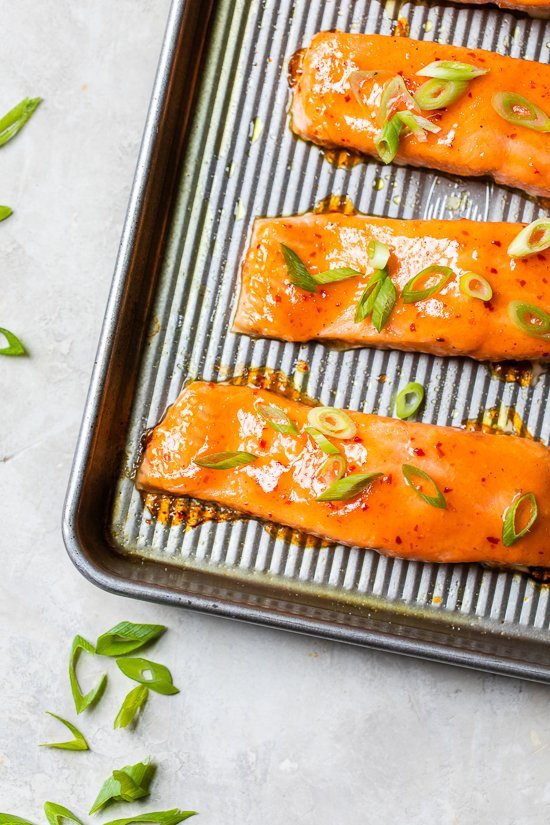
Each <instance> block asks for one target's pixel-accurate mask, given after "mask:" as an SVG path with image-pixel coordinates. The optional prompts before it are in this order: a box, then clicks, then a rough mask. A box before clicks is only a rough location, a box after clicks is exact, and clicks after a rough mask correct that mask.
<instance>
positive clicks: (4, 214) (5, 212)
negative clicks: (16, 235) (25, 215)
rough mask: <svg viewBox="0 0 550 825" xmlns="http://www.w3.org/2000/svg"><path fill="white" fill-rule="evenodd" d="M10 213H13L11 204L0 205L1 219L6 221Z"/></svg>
mask: <svg viewBox="0 0 550 825" xmlns="http://www.w3.org/2000/svg"><path fill="white" fill-rule="evenodd" d="M10 215H13V209H10V207H9V206H0V221H5V220H6V218H9V216H10Z"/></svg>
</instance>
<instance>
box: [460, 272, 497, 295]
mask: <svg viewBox="0 0 550 825" xmlns="http://www.w3.org/2000/svg"><path fill="white" fill-rule="evenodd" d="M458 285H459V287H460V291H461V292H462V293H463V294H464V295H467V296H468V297H469V298H479V300H480V301H490V300H491V298H492V297H493V287H492V286H491V284H490V283H489V281H488V280H487V278H484V277H483V275H478V274H477V272H465V273H464V275H461V276H460V281H459V282H458Z"/></svg>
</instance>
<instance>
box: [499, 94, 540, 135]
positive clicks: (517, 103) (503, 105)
mask: <svg viewBox="0 0 550 825" xmlns="http://www.w3.org/2000/svg"><path fill="white" fill-rule="evenodd" d="M491 103H492V105H493V109H494V110H495V112H496V113H497V115H500V116H501V117H502V118H504V120H507V121H508V123H513V124H514V126H526V127H527V129H534V131H535V132H550V117H549V116H548V115H547V114H546V112H544V111H543V110H542V109H541V108H540V107H539V106H537V105H536V103H533V102H532V101H531V100H528V99H527V98H526V97H523V95H518V94H517V93H516V92H497V93H496V94H495V95H493V99H492V100H491Z"/></svg>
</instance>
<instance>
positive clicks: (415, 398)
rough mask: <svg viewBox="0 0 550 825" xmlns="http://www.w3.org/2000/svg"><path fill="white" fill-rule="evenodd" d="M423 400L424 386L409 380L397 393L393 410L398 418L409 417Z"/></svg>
mask: <svg viewBox="0 0 550 825" xmlns="http://www.w3.org/2000/svg"><path fill="white" fill-rule="evenodd" d="M423 400H424V387H423V386H422V384H418V383H417V382H416V381H409V383H408V384H406V385H405V386H404V387H403V389H402V390H400V391H399V392H398V393H397V398H396V399H395V412H396V415H397V417H398V418H410V417H411V415H414V414H415V412H416V411H417V410H418V408H419V407H420V405H421V404H422V402H423Z"/></svg>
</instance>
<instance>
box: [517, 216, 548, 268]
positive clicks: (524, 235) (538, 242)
mask: <svg viewBox="0 0 550 825" xmlns="http://www.w3.org/2000/svg"><path fill="white" fill-rule="evenodd" d="M548 247H550V219H548V218H537V220H536V221H533V222H532V223H530V224H529V226H524V227H523V229H522V230H521V232H520V233H519V234H518V235H516V237H515V238H514V240H513V241H512V243H511V244H510V246H509V247H508V255H510V256H511V257H512V258H527V257H528V256H529V255H535V254H536V253H537V252H544V250H545V249H548Z"/></svg>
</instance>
